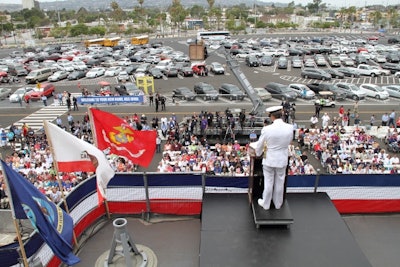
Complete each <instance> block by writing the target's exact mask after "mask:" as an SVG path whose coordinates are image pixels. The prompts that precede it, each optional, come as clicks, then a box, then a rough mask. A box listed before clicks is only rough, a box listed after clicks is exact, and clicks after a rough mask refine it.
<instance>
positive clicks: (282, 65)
mask: <svg viewBox="0 0 400 267" xmlns="http://www.w3.org/2000/svg"><path fill="white" fill-rule="evenodd" d="M287 67H288V60H287V58H286V57H283V56H282V57H279V58H278V69H287Z"/></svg>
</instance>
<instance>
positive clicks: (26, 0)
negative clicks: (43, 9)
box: [22, 0, 39, 9]
mask: <svg viewBox="0 0 400 267" xmlns="http://www.w3.org/2000/svg"><path fill="white" fill-rule="evenodd" d="M34 7H36V8H39V2H38V1H35V0H22V9H25V8H27V9H32V8H34Z"/></svg>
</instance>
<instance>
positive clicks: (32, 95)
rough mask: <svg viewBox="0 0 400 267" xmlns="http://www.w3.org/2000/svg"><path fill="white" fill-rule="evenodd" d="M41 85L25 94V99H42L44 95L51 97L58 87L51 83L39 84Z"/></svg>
mask: <svg viewBox="0 0 400 267" xmlns="http://www.w3.org/2000/svg"><path fill="white" fill-rule="evenodd" d="M38 85H39V87H35V88H34V90H33V91H30V92H29V93H26V94H25V97H24V100H25V101H28V100H41V99H42V96H46V97H50V96H52V95H54V92H55V90H56V88H55V87H54V85H53V84H51V83H41V84H38Z"/></svg>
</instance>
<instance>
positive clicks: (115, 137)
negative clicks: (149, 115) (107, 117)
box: [109, 125, 135, 145]
mask: <svg viewBox="0 0 400 267" xmlns="http://www.w3.org/2000/svg"><path fill="white" fill-rule="evenodd" d="M114 129H115V130H116V131H117V132H110V133H109V136H110V140H111V142H113V143H114V144H117V145H121V144H126V143H130V142H133V140H135V138H134V137H133V131H132V130H131V129H130V128H127V127H126V126H125V125H121V126H117V127H114Z"/></svg>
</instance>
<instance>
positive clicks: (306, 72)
mask: <svg viewBox="0 0 400 267" xmlns="http://www.w3.org/2000/svg"><path fill="white" fill-rule="evenodd" d="M301 77H302V78H305V79H307V78H311V79H318V80H323V81H326V80H330V79H332V76H331V75H330V74H329V73H327V72H326V71H324V70H321V69H314V68H304V69H303V71H302V72H301Z"/></svg>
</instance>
